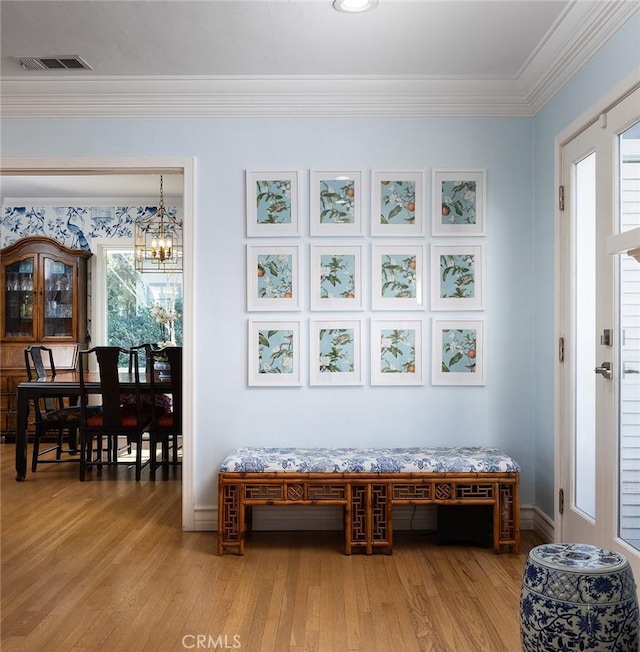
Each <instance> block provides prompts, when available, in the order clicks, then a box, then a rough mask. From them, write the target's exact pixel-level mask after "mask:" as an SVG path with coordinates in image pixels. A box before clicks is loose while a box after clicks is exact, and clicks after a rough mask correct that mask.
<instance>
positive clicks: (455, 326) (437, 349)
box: [431, 319, 486, 386]
mask: <svg viewBox="0 0 640 652" xmlns="http://www.w3.org/2000/svg"><path fill="white" fill-rule="evenodd" d="M431 336H432V351H431V364H432V383H433V384H434V385H463V386H466V385H484V384H485V355H486V352H485V346H484V322H483V321H482V320H480V319H476V320H472V319H455V320H444V319H434V320H433V328H432V333H431Z"/></svg>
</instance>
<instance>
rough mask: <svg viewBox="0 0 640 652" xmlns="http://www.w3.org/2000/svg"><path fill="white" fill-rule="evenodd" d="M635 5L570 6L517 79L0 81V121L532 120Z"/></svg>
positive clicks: (635, 1) (627, 0)
mask: <svg viewBox="0 0 640 652" xmlns="http://www.w3.org/2000/svg"><path fill="white" fill-rule="evenodd" d="M639 8H640V0H623V1H621V2H611V0H597V1H596V2H580V1H578V0H576V1H575V2H572V3H571V4H570V5H569V6H568V7H567V9H566V11H565V12H564V13H563V14H562V15H561V16H560V17H559V18H558V20H557V21H556V23H555V24H554V25H553V26H552V27H551V28H550V30H549V31H548V33H547V34H546V35H545V37H544V38H543V39H542V40H541V42H540V44H539V46H538V48H537V49H536V51H535V52H533V53H532V55H531V57H530V58H529V60H528V61H527V62H526V63H525V65H524V66H523V68H522V69H521V70H520V71H519V72H518V74H517V75H515V76H514V77H508V78H504V77H473V78H470V77H447V78H445V77H439V76H414V77H411V76H394V77H390V76H369V77H359V76H349V75H345V76H255V77H249V76H246V77H237V76H236V77H233V76H215V77H190V76H184V77H98V76H89V77H87V76H84V75H83V76H82V77H80V76H73V77H69V76H62V75H58V76H53V77H52V76H49V75H46V76H45V75H37V76H32V75H29V77H28V79H27V78H25V77H24V76H20V77H18V76H14V77H5V78H4V79H3V80H2V81H1V83H0V96H1V97H0V111H1V112H2V117H3V118H10V119H11V118H12V119H19V118H165V117H166V118H206V117H286V118H289V117H367V116H371V117H420V116H496V117H531V116H534V115H536V113H538V111H540V110H541V109H542V107H544V105H545V104H546V103H547V102H548V101H549V100H550V99H551V97H553V95H554V94H555V93H556V92H557V91H558V90H559V89H560V88H561V87H562V86H563V85H564V84H565V83H566V82H567V81H568V80H569V79H570V78H571V77H572V76H573V75H574V74H575V73H576V72H577V71H578V70H579V69H580V68H581V67H582V66H584V64H585V63H586V62H587V61H588V60H589V59H590V58H591V57H592V56H593V55H594V54H595V53H596V52H597V51H598V50H599V49H600V48H601V47H602V46H603V45H604V44H605V43H606V41H607V40H608V39H609V38H610V37H611V36H612V35H613V34H614V33H615V32H616V31H617V30H618V29H619V28H620V27H621V26H622V25H623V24H624V23H625V22H626V21H627V20H628V19H629V18H630V17H631V16H632V15H633V14H634V13H635V12H636V11H638V9H639Z"/></svg>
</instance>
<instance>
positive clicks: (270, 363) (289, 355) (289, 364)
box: [258, 330, 294, 374]
mask: <svg viewBox="0 0 640 652" xmlns="http://www.w3.org/2000/svg"><path fill="white" fill-rule="evenodd" d="M293 347H294V342H293V331H292V330H259V331H258V373H260V374H292V373H293V362H294V355H293V354H294V351H293Z"/></svg>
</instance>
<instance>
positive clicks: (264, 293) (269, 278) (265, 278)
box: [257, 254, 293, 299]
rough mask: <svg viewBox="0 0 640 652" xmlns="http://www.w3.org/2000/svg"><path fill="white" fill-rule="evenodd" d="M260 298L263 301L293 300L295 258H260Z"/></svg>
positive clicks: (273, 256)
mask: <svg viewBox="0 0 640 652" xmlns="http://www.w3.org/2000/svg"><path fill="white" fill-rule="evenodd" d="M257 274H258V296H259V297H260V298H261V299H291V298H292V296H293V256H292V255H291V254H266V255H259V256H258V269H257Z"/></svg>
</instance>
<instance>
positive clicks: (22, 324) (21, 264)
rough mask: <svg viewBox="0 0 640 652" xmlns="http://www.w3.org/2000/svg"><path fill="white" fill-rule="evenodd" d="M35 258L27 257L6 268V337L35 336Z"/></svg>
mask: <svg viewBox="0 0 640 652" xmlns="http://www.w3.org/2000/svg"><path fill="white" fill-rule="evenodd" d="M34 260H35V259H34V258H26V259H25V260H20V261H17V262H15V263H12V264H10V265H7V267H6V268H5V283H6V287H5V293H4V301H5V306H4V310H5V316H6V317H5V333H4V335H5V337H20V338H33V337H34V336H35V328H34V286H33V283H34V278H33V275H34Z"/></svg>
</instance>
